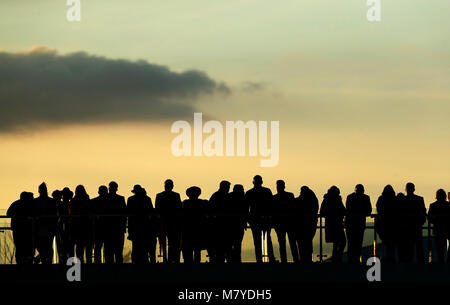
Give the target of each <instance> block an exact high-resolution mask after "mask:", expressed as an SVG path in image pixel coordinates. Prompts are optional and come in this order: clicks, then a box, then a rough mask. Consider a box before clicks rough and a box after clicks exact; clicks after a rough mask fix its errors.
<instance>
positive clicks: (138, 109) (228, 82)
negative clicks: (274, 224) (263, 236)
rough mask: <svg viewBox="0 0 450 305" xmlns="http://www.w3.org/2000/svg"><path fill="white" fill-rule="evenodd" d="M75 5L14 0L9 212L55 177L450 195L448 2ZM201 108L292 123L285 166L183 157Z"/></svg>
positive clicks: (0, 74) (4, 99) (6, 105)
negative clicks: (257, 181) (185, 130)
mask: <svg viewBox="0 0 450 305" xmlns="http://www.w3.org/2000/svg"><path fill="white" fill-rule="evenodd" d="M65 3H66V1H65V0H61V1H54V0H42V1H12V0H3V1H1V2H0V24H1V26H0V50H1V52H0V147H1V149H0V173H1V176H0V209H6V208H7V207H8V206H9V205H10V203H11V202H12V201H14V200H16V199H17V198H18V196H19V193H20V192H21V191H23V190H28V191H32V192H34V193H35V194H37V186H38V185H39V184H40V183H41V182H42V181H45V182H47V184H48V186H49V188H50V190H54V189H56V188H58V189H61V188H63V187H64V186H69V187H70V188H71V189H74V188H75V186H76V185H78V184H83V185H85V186H86V189H87V191H88V193H89V194H90V195H91V197H94V196H96V192H97V188H98V186H99V185H101V184H107V183H108V182H109V181H111V180H115V181H117V182H118V183H119V193H121V194H122V195H124V196H130V195H131V193H130V191H131V189H132V186H133V185H134V184H136V183H139V184H141V185H143V186H144V187H145V188H146V189H147V191H148V193H149V194H150V196H151V197H152V199H153V200H154V196H155V194H156V193H157V192H160V191H161V190H162V188H163V181H164V180H165V179H167V178H172V179H173V180H174V181H175V190H176V191H178V192H180V193H181V194H182V197H183V198H185V197H186V196H185V192H184V191H185V189H186V188H187V187H188V186H191V185H198V186H200V187H201V188H202V190H203V194H202V197H204V198H209V196H210V195H211V194H212V192H214V191H215V190H216V189H217V188H218V184H219V182H220V181H221V180H223V179H227V180H229V181H231V182H232V183H233V184H234V183H240V184H243V185H244V187H245V188H246V189H248V188H250V187H251V182H252V177H253V176H254V175H255V174H261V175H262V176H263V179H264V184H265V185H266V186H268V187H270V188H271V189H272V190H273V191H275V181H276V180H277V179H285V181H286V186H287V190H288V191H291V192H294V193H295V195H296V196H297V195H298V193H299V189H300V187H301V186H302V185H309V186H310V188H311V189H313V190H314V191H315V192H316V194H317V196H318V197H319V198H322V196H323V194H324V193H325V192H326V190H327V189H328V188H329V187H330V186H331V185H333V184H335V185H337V186H338V187H340V189H341V193H342V195H343V196H347V195H348V194H349V193H350V192H352V191H353V188H354V185H355V184H357V183H362V184H364V185H365V186H366V191H367V193H368V194H369V195H371V197H372V204H373V206H375V202H376V198H377V197H378V195H379V194H380V193H381V191H382V189H383V187H384V186H385V185H386V184H392V185H393V186H394V188H395V190H396V191H397V192H400V191H404V185H405V184H406V182H409V181H412V182H414V183H415V184H416V189H417V193H418V194H420V195H423V196H424V197H425V202H426V204H427V205H428V204H429V203H430V202H432V201H434V194H435V191H436V190H437V189H438V188H444V189H445V190H446V191H450V185H449V182H450V159H449V155H450V141H449V139H450V39H449V37H450V18H448V13H449V12H450V2H449V1H448V0H433V1H423V0H396V1H382V20H381V22H375V23H370V22H368V21H367V20H366V11H367V6H366V4H365V3H366V1H365V0H347V1H332V0H327V1H324V0H314V1H313V0H311V1H297V0H295V1H294V0H293V1H290V0H288V1H281V2H280V1H273V0H228V1H210V0H193V1H186V0H183V1H182V0H171V1H166V0H158V1H156V0H145V1H144V0H136V1H133V2H130V1H123V0H108V1H101V0H94V1H86V0H82V1H81V4H82V8H81V21H80V22H68V21H67V20H66V12H67V9H68V7H67V6H66V4H65ZM194 112H202V113H203V115H204V120H208V119H215V120H218V121H220V122H223V123H224V122H225V121H226V120H230V121H236V120H244V121H247V120H255V121H259V120H265V121H279V122H280V161H279V164H278V166H276V167H273V168H261V167H260V164H259V161H260V159H261V157H260V156H258V157H211V158H208V157H178V158H177V157H175V156H173V155H172V153H171V146H170V145H171V141H172V139H173V138H174V137H175V135H174V134H172V133H171V132H170V128H171V125H172V123H174V122H175V121H177V120H180V119H182V120H187V121H189V122H192V120H193V114H194Z"/></svg>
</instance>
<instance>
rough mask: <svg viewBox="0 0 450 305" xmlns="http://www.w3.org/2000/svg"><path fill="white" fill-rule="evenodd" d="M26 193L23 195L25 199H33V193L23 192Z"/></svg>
mask: <svg viewBox="0 0 450 305" xmlns="http://www.w3.org/2000/svg"><path fill="white" fill-rule="evenodd" d="M25 193H26V194H25V197H24V199H25V200H30V201H31V200H33V197H34V194H33V193H31V192H25Z"/></svg>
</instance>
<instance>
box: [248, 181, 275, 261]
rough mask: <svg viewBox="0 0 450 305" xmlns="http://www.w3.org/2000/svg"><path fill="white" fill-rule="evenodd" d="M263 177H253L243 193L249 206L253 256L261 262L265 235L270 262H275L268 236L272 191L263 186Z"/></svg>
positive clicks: (270, 240)
mask: <svg viewBox="0 0 450 305" xmlns="http://www.w3.org/2000/svg"><path fill="white" fill-rule="evenodd" d="M262 185H263V179H262V177H261V176H260V175H256V176H255V177H253V188H252V189H250V190H248V191H247V193H245V200H246V201H247V204H248V206H249V209H250V212H249V224H250V227H251V230H252V235H253V244H254V246H255V257H256V261H257V262H258V263H260V262H262V246H261V243H262V240H263V235H264V236H267V254H268V256H269V261H270V262H275V256H274V254H273V246H272V239H271V237H270V231H271V221H270V217H271V215H272V213H273V196H272V191H271V190H270V189H268V188H266V187H263V186H262Z"/></svg>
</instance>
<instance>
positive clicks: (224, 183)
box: [219, 180, 231, 193]
mask: <svg viewBox="0 0 450 305" xmlns="http://www.w3.org/2000/svg"><path fill="white" fill-rule="evenodd" d="M230 185H231V183H230V182H229V181H226V180H223V181H221V182H220V185H219V190H220V191H222V192H224V193H228V192H229V191H230Z"/></svg>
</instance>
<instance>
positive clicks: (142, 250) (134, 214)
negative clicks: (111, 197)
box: [127, 184, 156, 264]
mask: <svg viewBox="0 0 450 305" xmlns="http://www.w3.org/2000/svg"><path fill="white" fill-rule="evenodd" d="M131 192H132V193H133V194H134V195H133V196H131V197H130V198H128V201H127V214H128V215H129V216H128V239H129V240H131V242H132V243H133V248H132V250H131V261H132V263H137V264H144V263H148V262H149V260H148V259H149V255H148V254H149V253H150V261H151V262H152V263H154V262H155V261H156V260H155V247H153V244H154V243H155V244H156V235H155V232H153V231H154V230H153V228H152V222H151V216H152V214H153V210H154V208H153V204H152V200H151V199H150V197H148V196H147V193H146V191H145V189H143V188H142V187H141V186H140V185H139V184H136V185H135V186H134V187H133V190H132V191H131ZM153 240H154V241H155V242H154V243H153ZM155 246H156V245H155Z"/></svg>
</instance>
